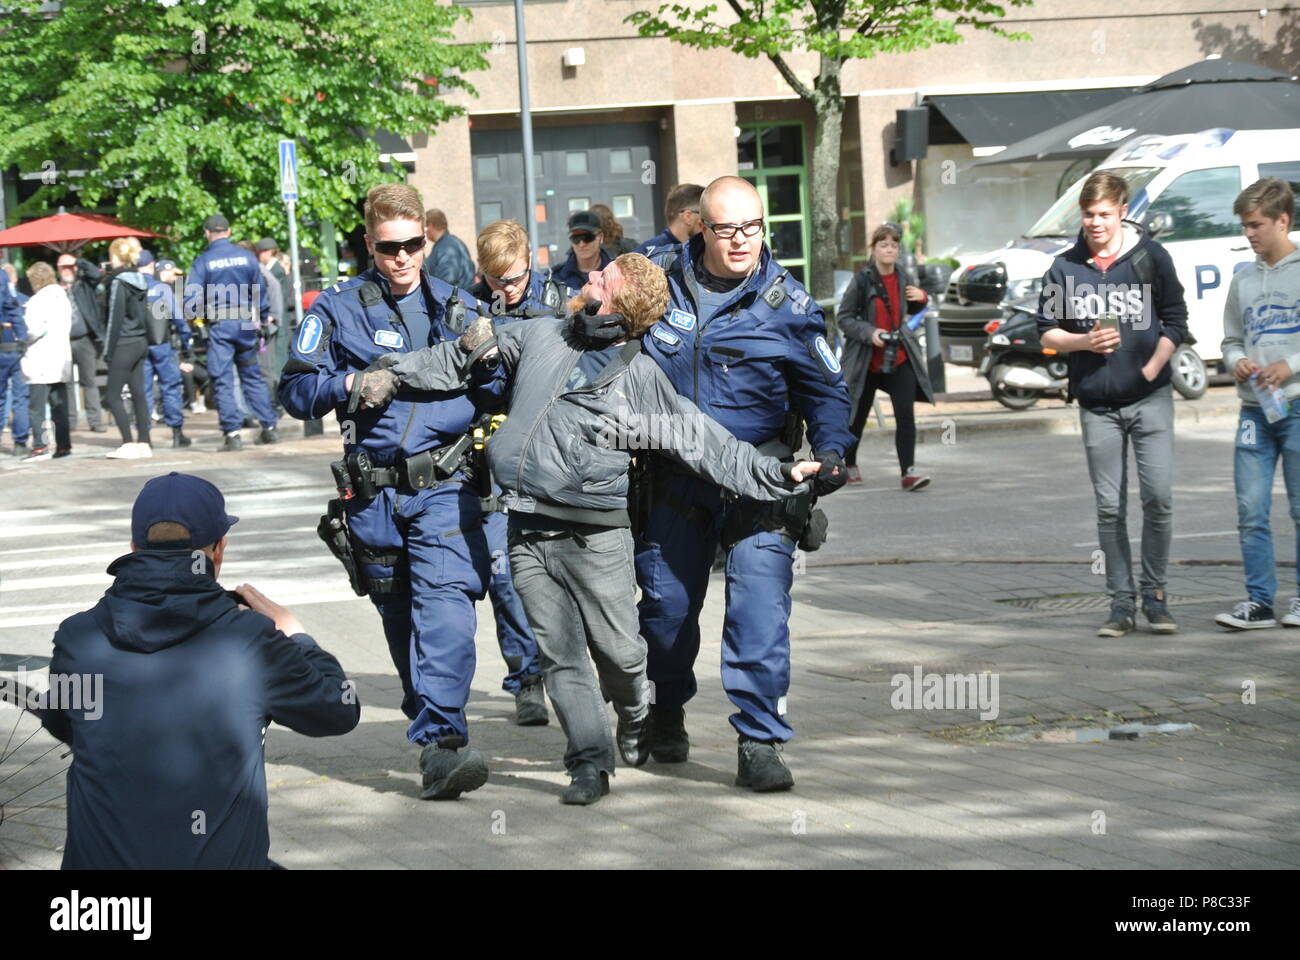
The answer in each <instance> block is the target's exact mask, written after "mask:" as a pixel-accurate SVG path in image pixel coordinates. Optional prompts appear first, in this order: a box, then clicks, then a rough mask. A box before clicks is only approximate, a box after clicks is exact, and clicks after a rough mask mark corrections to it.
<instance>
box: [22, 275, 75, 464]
mask: <svg viewBox="0 0 1300 960" xmlns="http://www.w3.org/2000/svg"><path fill="white" fill-rule="evenodd" d="M27 280H28V282H29V283H31V285H32V298H31V299H30V300H28V301H27V307H26V311H27V313H26V319H27V352H26V353H25V354H23V359H22V369H23V379H25V380H26V381H27V385H28V386H27V390H28V394H27V396H28V414H29V415H30V417H31V423H32V452H31V453H30V454H28V456H27V457H26V458H25V459H27V460H49V459H51V458H52V457H66V456H67V455H68V454H70V453H71V452H72V426H71V423H70V422H69V413H70V411H69V407H68V384H69V383H71V382H72V339H71V331H72V301H71V300H69V299H68V295H67V293H65V292H64V290H63V288H62V287H61V286H59V284H58V281H57V278H56V277H55V275H54V268H53V267H52V266H50V265H49V264H48V263H45V262H44V261H39V260H38V261H37V262H36V263H33V264H32V265H31V266H30V267H28V268H27ZM47 401H48V402H49V405H50V419H52V420H53V421H54V445H55V447H54V453H50V448H49V438H48V437H46V435H45V404H46V402H47Z"/></svg>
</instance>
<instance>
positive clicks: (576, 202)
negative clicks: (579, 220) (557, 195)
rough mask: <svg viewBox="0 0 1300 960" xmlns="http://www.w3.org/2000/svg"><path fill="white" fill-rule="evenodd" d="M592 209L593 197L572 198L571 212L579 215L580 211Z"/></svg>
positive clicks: (570, 199) (570, 203) (570, 200)
mask: <svg viewBox="0 0 1300 960" xmlns="http://www.w3.org/2000/svg"><path fill="white" fill-rule="evenodd" d="M590 209H591V197H570V198H569V212H570V213H577V212H578V211H579V210H590Z"/></svg>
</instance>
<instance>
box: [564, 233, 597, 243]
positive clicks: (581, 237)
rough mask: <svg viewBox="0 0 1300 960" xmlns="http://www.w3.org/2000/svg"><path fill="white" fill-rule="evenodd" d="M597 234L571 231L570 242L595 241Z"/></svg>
mask: <svg viewBox="0 0 1300 960" xmlns="http://www.w3.org/2000/svg"><path fill="white" fill-rule="evenodd" d="M595 240H596V235H595V234H594V233H571V234H569V242H570V243H594V242H595Z"/></svg>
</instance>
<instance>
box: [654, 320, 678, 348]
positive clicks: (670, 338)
mask: <svg viewBox="0 0 1300 960" xmlns="http://www.w3.org/2000/svg"><path fill="white" fill-rule="evenodd" d="M651 335H652V336H653V337H654V338H655V339H656V340H659V341H661V342H663V343H666V344H668V346H670V347H675V346H677V345H678V344H679V343H681V342H682V338H681V337H679V336H677V334H675V333H673V332H672V331H671V330H665V329H664V328H663V327H661V326H659V325H658V324H655V327H654V329H653V330H652V331H651Z"/></svg>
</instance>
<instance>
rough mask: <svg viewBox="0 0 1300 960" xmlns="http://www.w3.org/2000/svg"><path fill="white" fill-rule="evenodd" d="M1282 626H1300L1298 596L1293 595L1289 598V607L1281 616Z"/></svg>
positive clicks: (1299, 598) (1299, 602)
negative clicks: (1283, 615) (1285, 613)
mask: <svg viewBox="0 0 1300 960" xmlns="http://www.w3.org/2000/svg"><path fill="white" fill-rule="evenodd" d="M1282 626H1284V627H1300V597H1293V598H1292V599H1291V609H1290V610H1288V611H1287V615H1286V616H1285V617H1283V618H1282Z"/></svg>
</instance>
